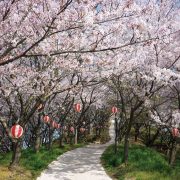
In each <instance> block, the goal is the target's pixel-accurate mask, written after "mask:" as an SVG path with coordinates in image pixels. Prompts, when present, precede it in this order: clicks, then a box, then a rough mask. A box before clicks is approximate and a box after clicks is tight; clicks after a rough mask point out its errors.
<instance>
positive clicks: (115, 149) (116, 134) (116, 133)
mask: <svg viewBox="0 0 180 180" xmlns="http://www.w3.org/2000/svg"><path fill="white" fill-rule="evenodd" d="M117 128H118V125H117V118H116V117H115V146H114V152H115V154H117V145H118V129H117Z"/></svg>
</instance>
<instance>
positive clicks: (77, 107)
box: [74, 103, 81, 112]
mask: <svg viewBox="0 0 180 180" xmlns="http://www.w3.org/2000/svg"><path fill="white" fill-rule="evenodd" d="M74 108H75V111H76V112H80V111H81V104H78V103H77V104H75V105H74Z"/></svg>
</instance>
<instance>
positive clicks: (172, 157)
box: [169, 141, 178, 166]
mask: <svg viewBox="0 0 180 180" xmlns="http://www.w3.org/2000/svg"><path fill="white" fill-rule="evenodd" d="M177 150H178V145H177V143H176V141H174V142H172V146H171V149H170V153H169V164H170V165H171V166H172V165H174V164H175V160H176V153H177Z"/></svg>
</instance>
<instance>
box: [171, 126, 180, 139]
mask: <svg viewBox="0 0 180 180" xmlns="http://www.w3.org/2000/svg"><path fill="white" fill-rule="evenodd" d="M172 135H173V137H177V136H178V135H179V130H178V129H177V128H173V129H172Z"/></svg>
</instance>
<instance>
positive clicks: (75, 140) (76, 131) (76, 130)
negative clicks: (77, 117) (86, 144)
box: [74, 127, 78, 144]
mask: <svg viewBox="0 0 180 180" xmlns="http://www.w3.org/2000/svg"><path fill="white" fill-rule="evenodd" d="M77 141H78V129H77V127H76V128H75V137H74V144H77Z"/></svg>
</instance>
